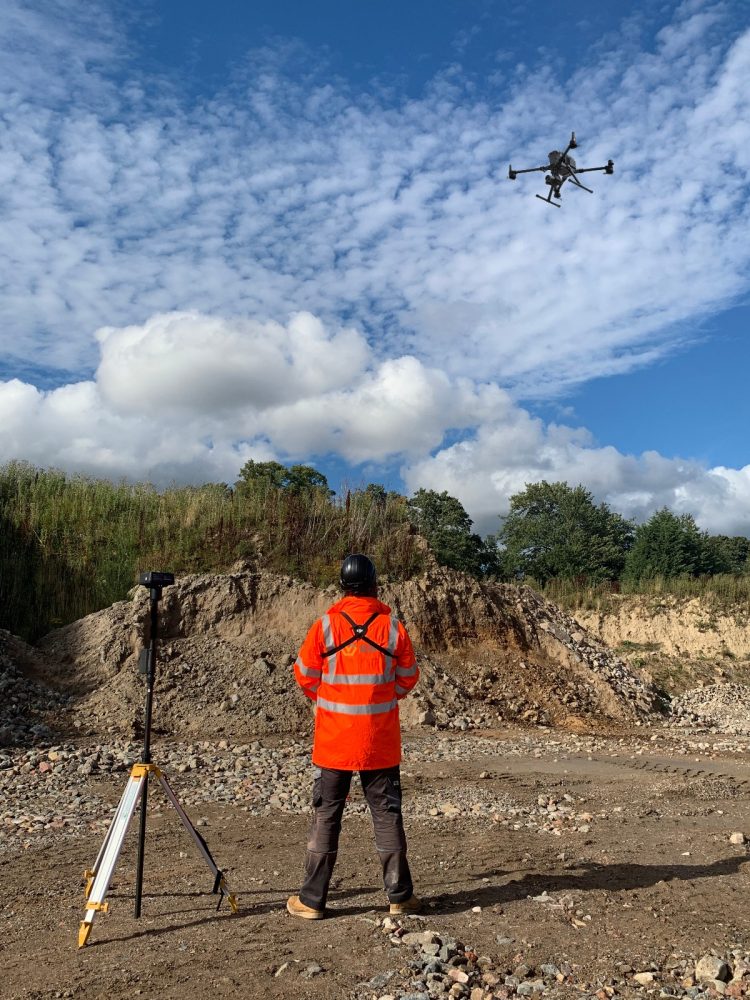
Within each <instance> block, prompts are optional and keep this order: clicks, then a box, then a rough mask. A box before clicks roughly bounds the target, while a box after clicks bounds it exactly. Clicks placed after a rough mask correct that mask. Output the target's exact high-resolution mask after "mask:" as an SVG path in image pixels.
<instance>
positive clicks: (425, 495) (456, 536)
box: [407, 489, 498, 576]
mask: <svg viewBox="0 0 750 1000" xmlns="http://www.w3.org/2000/svg"><path fill="white" fill-rule="evenodd" d="M407 506H408V511H409V519H410V520H411V521H412V523H413V524H414V526H415V527H416V529H417V531H418V532H419V533H420V534H421V535H423V536H424V537H425V538H426V539H427V541H428V542H429V545H430V548H431V549H432V551H433V552H434V553H435V558H436V559H437V561H438V562H439V563H440V564H441V565H442V566H450V567H451V568H452V569H458V570H461V571H462V572H464V573H471V574H472V575H473V576H487V575H493V574H495V573H497V572H498V563H497V546H496V544H495V542H494V539H488V540H487V541H484V540H483V539H482V538H481V537H480V536H479V535H477V534H475V533H474V532H472V530H471V529H472V526H473V522H472V520H471V518H470V517H469V515H468V514H467V513H466V511H465V510H464V507H463V505H462V503H461V501H460V500H457V499H456V497H452V496H450V494H448V493H447V492H446V491H445V490H443V492H442V493H437V492H436V491H435V490H424V489H419V490H417V492H416V493H415V494H414V496H413V497H411V499H410V500H409V501H408V505H407Z"/></svg>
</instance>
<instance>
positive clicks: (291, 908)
mask: <svg viewBox="0 0 750 1000" xmlns="http://www.w3.org/2000/svg"><path fill="white" fill-rule="evenodd" d="M286 909H287V913H291V915H292V916H293V917H302V919H303V920H322V919H323V917H324V916H325V915H326V911H325V910H314V909H313V908H312V906H305V904H304V903H303V902H302V900H301V899H300V898H299V896H290V897H289V899H287V901H286Z"/></svg>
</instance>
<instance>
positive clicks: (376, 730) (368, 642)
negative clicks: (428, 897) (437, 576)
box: [286, 553, 422, 920]
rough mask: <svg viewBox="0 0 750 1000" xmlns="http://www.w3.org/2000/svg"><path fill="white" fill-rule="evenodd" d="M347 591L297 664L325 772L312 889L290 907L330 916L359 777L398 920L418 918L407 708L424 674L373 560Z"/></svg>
mask: <svg viewBox="0 0 750 1000" xmlns="http://www.w3.org/2000/svg"><path fill="white" fill-rule="evenodd" d="M340 582H341V589H342V590H343V592H344V596H343V598H342V600H340V601H338V602H337V603H336V604H334V605H333V606H332V607H330V608H329V609H328V611H327V612H326V613H325V614H324V615H323V617H322V618H320V619H318V620H317V621H316V622H315V624H314V625H313V626H312V628H311V629H310V631H309V632H308V633H307V637H306V639H305V641H304V642H303V644H302V647H301V649H300V651H299V656H298V657H297V661H296V663H295V664H294V676H295V679H296V681H297V683H298V684H299V686H300V687H301V688H302V691H303V692H304V693H305V694H306V695H307V697H308V698H311V699H312V700H313V701H314V702H315V736H314V740H313V751H312V760H313V764H314V765H315V766H316V771H315V780H314V783H313V818H312V823H311V826H310V834H309V837H308V842H307V851H306V854H305V877H304V882H303V884H302V888H301V889H300V892H299V895H298V896H290V897H289V899H288V900H287V904H286V906H287V910H288V911H289V913H291V914H292V916H295V917H302V918H304V919H307V920H317V919H320V918H321V917H324V916H325V909H326V899H327V897H328V886H329V884H330V881H331V876H332V874H333V868H334V865H335V863H336V855H337V852H338V843H339V834H340V832H341V817H342V815H343V812H344V806H345V804H346V798H347V795H348V794H349V787H350V785H351V780H352V774H353V772H354V771H358V772H359V776H360V780H361V782H362V790H363V792H364V794H365V798H366V800H367V805H368V807H369V809H370V814H371V816H372V822H373V827H374V831H375V846H376V848H377V851H378V855H379V857H380V863H381V866H382V869H383V884H384V886H385V892H386V895H387V897H388V900H389V903H390V912H391V913H393V914H398V913H417V912H419V910H420V909H421V906H422V904H421V902H420V900H419V899H418V898H417V897H416V896H415V895H414V886H413V884H412V878H411V872H410V871H409V864H408V862H407V860H406V834H405V833H404V822H403V818H402V815H401V780H400V771H399V764H400V763H401V728H400V725H399V714H398V702H399V701H400V700H401V699H402V698H405V697H406V695H407V694H408V693H409V691H411V689H412V688H413V687H414V685H415V684H416V683H417V681H418V680H419V668H418V667H417V664H416V659H415V657H414V650H413V648H412V644H411V640H410V638H409V635H408V633H407V631H406V629H405V628H404V626H403V624H402V623H401V622H400V621H399V620H398V618H397V617H396V616H395V615H393V614H391V609H390V608H389V607H388V605H386V604H383V603H382V602H381V601H379V600H378V588H377V574H376V571H375V566H374V565H373V564H372V562H371V561H370V559H368V558H367V556H365V555H362V554H361V553H356V554H354V555H350V556H347V558H346V559H345V560H344V562H343V563H342V565H341V579H340Z"/></svg>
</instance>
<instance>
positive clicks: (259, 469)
mask: <svg viewBox="0 0 750 1000" xmlns="http://www.w3.org/2000/svg"><path fill="white" fill-rule="evenodd" d="M258 488H261V489H268V488H274V489H278V490H285V491H287V492H288V493H305V492H308V491H310V490H321V491H323V492H324V493H325V495H326V496H333V490H331V489H329V488H328V480H327V479H326V477H325V476H324V475H323V473H322V472H318V470H317V469H314V468H313V467H312V466H311V465H290V466H288V467H287V466H286V465H282V464H281V463H280V462H254V461H253V460H252V459H250V461H249V462H245V464H244V465H243V466H242V468H241V469H240V478H239V479H238V480H237V489H239V490H242V489H258Z"/></svg>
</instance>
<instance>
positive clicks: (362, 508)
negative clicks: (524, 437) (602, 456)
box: [0, 461, 750, 639]
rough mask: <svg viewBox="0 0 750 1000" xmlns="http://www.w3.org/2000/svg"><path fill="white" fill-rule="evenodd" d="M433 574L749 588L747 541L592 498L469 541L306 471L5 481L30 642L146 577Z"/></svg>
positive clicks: (439, 506)
mask: <svg viewBox="0 0 750 1000" xmlns="http://www.w3.org/2000/svg"><path fill="white" fill-rule="evenodd" d="M419 536H422V537H424V538H425V539H427V542H428V543H429V546H430V548H431V549H432V551H433V553H434V555H435V557H436V559H437V561H438V562H439V563H441V564H443V565H446V566H450V567H453V568H454V569H457V570H461V571H463V572H466V573H469V574H471V575H473V576H475V577H480V578H491V579H498V580H507V581H521V580H523V581H526V582H529V583H532V584H536V585H538V586H539V587H542V588H549V586H550V585H551V584H553V583H554V582H555V581H569V582H570V583H571V584H572V585H573V586H577V587H582V586H591V585H599V584H602V585H603V584H618V585H619V584H623V585H626V584H628V583H630V584H631V585H632V584H633V583H634V582H638V581H645V580H649V579H656V578H658V579H660V580H667V581H670V580H671V581H676V580H678V579H679V580H684V579H686V578H689V579H706V578H708V579H712V580H714V579H715V580H720V579H724V578H725V577H726V575H727V574H729V575H731V578H732V579H740V578H744V577H748V579H750V564H749V562H748V553H749V551H750V541H749V540H748V539H747V538H745V537H743V536H737V537H727V536H723V535H708V534H706V533H705V532H701V531H700V530H699V529H698V527H697V526H696V524H695V521H694V519H693V518H692V517H691V516H690V515H689V514H681V515H676V514H673V513H672V512H670V511H669V510H666V509H663V510H661V511H657V512H656V513H655V514H654V515H653V516H652V517H651V518H649V520H648V521H647V522H645V523H644V524H641V525H635V524H634V523H633V522H631V521H628V520H626V519H625V518H623V517H622V516H621V515H620V514H618V513H616V512H614V511H612V510H610V509H609V507H608V506H607V505H606V504H603V503H600V504H597V503H595V501H594V499H593V497H592V495H591V494H590V493H589V492H588V491H587V490H586V489H585V488H584V487H583V486H572V487H571V486H569V485H568V484H567V483H547V482H542V483H534V484H530V485H528V486H527V487H526V488H525V489H524V490H523V491H521V492H520V493H518V494H516V495H515V496H513V497H512V498H511V500H510V509H509V512H508V514H507V516H506V517H505V518H504V519H503V521H502V523H501V525H500V527H499V530H498V531H497V532H496V533H494V534H490V535H488V536H486V537H484V538H483V537H481V536H480V535H479V534H478V533H477V532H475V531H474V526H473V523H472V520H471V518H470V517H469V515H468V514H467V512H466V510H465V509H464V507H463V505H462V504H461V502H460V501H459V500H458V499H457V498H456V497H453V496H450V495H449V494H448V493H447V492H437V491H434V490H426V489H419V490H417V491H416V492H415V493H414V495H413V496H412V497H409V498H407V497H405V496H402V495H401V494H399V493H398V492H395V491H390V490H386V489H385V487H384V486H383V485H381V484H378V483H370V484H368V485H367V486H364V487H362V488H358V489H352V490H348V491H346V492H343V491H342V493H341V494H339V495H337V494H335V493H334V492H333V490H331V488H330V487H329V484H328V481H327V479H326V476H325V475H324V474H323V473H321V472H319V471H318V470H316V469H314V468H312V467H311V466H308V465H302V464H298V465H289V466H285V465H282V464H281V463H279V462H254V461H250V462H247V463H245V465H244V466H243V467H242V469H241V470H240V472H239V475H238V478H237V480H236V482H235V483H234V484H232V485H230V484H227V483H208V484H204V485H202V486H189V487H179V488H178V487H173V488H170V489H167V490H156V489H155V488H154V487H153V486H151V485H149V484H144V483H138V484H132V483H125V482H120V483H113V482H110V481H108V480H97V479H91V478H88V477H84V476H66V475H65V474H64V473H62V472H59V471H57V470H42V469H36V468H34V467H33V466H30V465H28V464H26V463H20V462H14V463H10V464H8V465H6V466H4V467H0V628H6V629H9V630H10V631H12V632H14V633H15V634H17V635H21V636H23V637H24V638H31V639H34V638H37V637H38V636H40V635H43V634H44V633H45V632H46V631H49V629H51V628H53V627H55V626H57V625H62V624H66V623H67V622H69V621H73V620H75V619H76V618H80V617H82V616H83V615H86V614H89V613H90V612H92V611H96V610H98V609H99V608H102V607H106V606H107V605H109V604H112V603H113V602H114V601H117V600H121V599H123V598H125V597H126V596H127V593H128V591H129V590H130V588H131V587H132V586H133V585H134V584H135V583H136V582H137V579H138V573H139V572H140V571H141V570H143V569H164V570H170V571H173V572H175V573H200V572H221V571H224V570H227V569H229V568H230V567H231V566H232V565H233V564H234V563H236V562H237V560H248V559H249V560H251V561H253V562H254V563H255V564H256V565H259V566H263V567H265V568H267V569H271V570H275V571H277V572H282V573H288V574H290V575H293V576H295V577H297V578H300V579H305V580H309V581H310V582H312V583H314V584H316V585H319V586H324V585H327V584H331V583H335V582H336V580H337V576H338V568H339V565H340V562H341V559H342V558H343V556H344V555H346V553H347V552H352V551H364V552H368V553H370V554H371V555H372V556H373V557H374V559H375V561H376V564H377V565H378V568H379V570H380V572H381V574H382V575H383V576H384V577H387V578H388V579H391V580H403V579H407V578H409V577H411V576H413V575H415V574H416V573H419V572H420V571H421V570H422V569H423V566H424V552H423V543H421V542H420V541H419Z"/></svg>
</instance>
